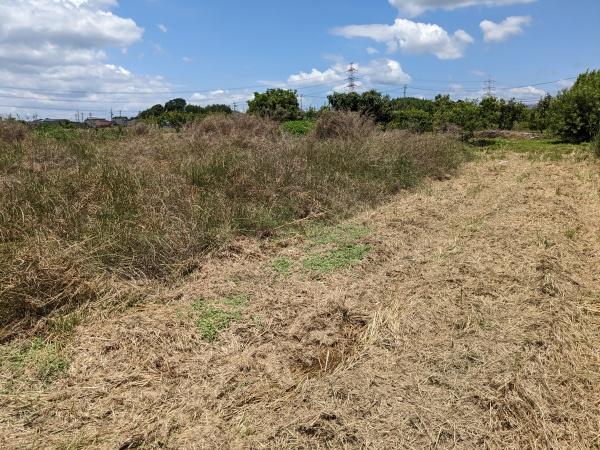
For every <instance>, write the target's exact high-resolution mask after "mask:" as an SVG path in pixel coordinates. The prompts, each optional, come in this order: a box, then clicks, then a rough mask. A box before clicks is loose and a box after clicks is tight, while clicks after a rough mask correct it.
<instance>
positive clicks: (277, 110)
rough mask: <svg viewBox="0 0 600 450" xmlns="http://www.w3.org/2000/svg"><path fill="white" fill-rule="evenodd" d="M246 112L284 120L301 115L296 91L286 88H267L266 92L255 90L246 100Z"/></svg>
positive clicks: (293, 118) (297, 117)
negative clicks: (251, 96) (250, 98)
mask: <svg viewBox="0 0 600 450" xmlns="http://www.w3.org/2000/svg"><path fill="white" fill-rule="evenodd" d="M248 113H249V114H255V115H257V116H260V117H264V118H268V119H273V120H277V121H279V122H285V121H286V120H296V119H299V118H300V117H301V116H302V111H301V110H300V105H299V104H298V95H297V93H296V91H291V90H288V89H267V92H264V93H260V92H255V93H254V98H253V99H252V100H249V101H248Z"/></svg>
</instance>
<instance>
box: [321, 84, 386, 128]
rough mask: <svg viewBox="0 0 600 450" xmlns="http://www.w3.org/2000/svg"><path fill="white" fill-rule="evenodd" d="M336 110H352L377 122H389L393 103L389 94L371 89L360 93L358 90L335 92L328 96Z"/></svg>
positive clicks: (330, 103)
mask: <svg viewBox="0 0 600 450" xmlns="http://www.w3.org/2000/svg"><path fill="white" fill-rule="evenodd" d="M327 99H328V100H329V105H330V106H331V108H332V109H333V110H334V111H352V112H358V113H360V114H362V115H365V116H368V117H372V118H373V120H375V122H377V123H388V122H389V121H390V120H391V118H392V116H391V111H392V110H391V103H390V98H389V96H387V95H382V94H381V93H380V92H377V91H375V90H370V91H366V92H363V93H362V94H358V93H356V92H349V93H341V92H335V93H333V94H331V95H329V96H328V97H327Z"/></svg>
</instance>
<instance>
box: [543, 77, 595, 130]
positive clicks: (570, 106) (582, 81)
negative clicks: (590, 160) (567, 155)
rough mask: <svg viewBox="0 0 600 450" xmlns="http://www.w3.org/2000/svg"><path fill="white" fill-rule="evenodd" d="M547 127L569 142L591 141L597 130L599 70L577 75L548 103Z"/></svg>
mask: <svg viewBox="0 0 600 450" xmlns="http://www.w3.org/2000/svg"><path fill="white" fill-rule="evenodd" d="M550 128H551V130H552V131H553V132H554V133H555V134H556V135H557V136H559V137H560V138H561V139H564V140H565V141H569V142H585V141H591V139H592V137H594V136H595V135H596V134H597V133H598V132H600V71H598V70H595V71H590V72H586V73H584V74H581V75H579V77H578V78H577V81H576V82H575V84H574V85H573V87H572V88H571V89H567V90H564V91H562V92H561V93H560V94H558V95H557V96H556V98H555V99H554V100H553V101H552V103H551V105H550Z"/></svg>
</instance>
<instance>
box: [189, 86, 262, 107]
mask: <svg viewBox="0 0 600 450" xmlns="http://www.w3.org/2000/svg"><path fill="white" fill-rule="evenodd" d="M252 98H254V92H252V91H250V90H247V89H244V90H241V91H239V90H236V91H233V90H226V89H215V90H213V91H209V92H196V93H194V94H193V95H192V96H191V97H190V99H189V102H190V103H192V104H195V105H200V106H206V105H213V104H221V105H233V104H235V105H236V108H237V110H238V111H240V110H244V109H246V106H247V102H248V100H250V99H252Z"/></svg>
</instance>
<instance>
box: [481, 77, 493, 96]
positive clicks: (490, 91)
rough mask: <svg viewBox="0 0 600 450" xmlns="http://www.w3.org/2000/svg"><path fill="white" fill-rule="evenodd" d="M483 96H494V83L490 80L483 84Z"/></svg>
mask: <svg viewBox="0 0 600 450" xmlns="http://www.w3.org/2000/svg"><path fill="white" fill-rule="evenodd" d="M484 89H485V96H486V97H494V96H495V94H496V82H495V81H494V80H492V79H491V78H490V79H489V80H486V81H485V83H484Z"/></svg>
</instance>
